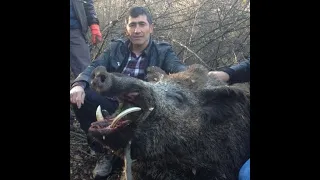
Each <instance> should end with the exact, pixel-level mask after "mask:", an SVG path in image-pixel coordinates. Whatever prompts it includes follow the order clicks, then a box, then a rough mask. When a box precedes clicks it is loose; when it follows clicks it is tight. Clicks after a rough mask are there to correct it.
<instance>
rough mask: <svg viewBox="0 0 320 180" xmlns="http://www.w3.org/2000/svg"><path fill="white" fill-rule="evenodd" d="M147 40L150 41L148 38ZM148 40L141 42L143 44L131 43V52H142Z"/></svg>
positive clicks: (137, 53) (138, 53) (137, 54)
mask: <svg viewBox="0 0 320 180" xmlns="http://www.w3.org/2000/svg"><path fill="white" fill-rule="evenodd" d="M149 41H150V40H149ZM149 41H148V42H146V43H145V44H143V45H134V44H132V45H131V48H132V52H133V53H134V54H135V55H136V56H139V55H140V54H141V53H142V51H143V50H144V49H145V48H146V47H147V46H148V44H149Z"/></svg>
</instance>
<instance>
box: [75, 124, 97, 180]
mask: <svg viewBox="0 0 320 180" xmlns="http://www.w3.org/2000/svg"><path fill="white" fill-rule="evenodd" d="M94 166H95V157H94V156H93V155H91V154H90V149H89V146H88V144H87V139H86V136H85V134H84V132H83V131H82V130H81V129H80V127H79V123H78V122H77V121H74V122H73V124H70V179H71V180H90V179H93V177H92V170H93V168H94Z"/></svg>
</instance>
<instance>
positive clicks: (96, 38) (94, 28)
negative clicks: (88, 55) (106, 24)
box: [90, 24, 102, 45]
mask: <svg viewBox="0 0 320 180" xmlns="http://www.w3.org/2000/svg"><path fill="white" fill-rule="evenodd" d="M90 29H91V37H92V43H93V44H94V45H96V44H97V43H99V42H101V41H102V35H101V32H100V27H99V25H98V24H92V25H91V26H90Z"/></svg>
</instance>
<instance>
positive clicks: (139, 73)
mask: <svg viewBox="0 0 320 180" xmlns="http://www.w3.org/2000/svg"><path fill="white" fill-rule="evenodd" d="M125 26H126V27H125V28H126V34H127V38H126V39H118V40H114V41H112V42H111V45H110V48H108V49H106V50H105V51H104V53H103V54H101V55H100V57H98V58H97V59H96V60H94V61H93V62H92V63H91V64H90V65H89V66H88V67H87V68H86V69H85V70H84V71H83V72H82V73H81V74H80V75H79V76H78V77H77V78H76V79H75V80H74V82H73V83H72V86H71V90H70V102H71V104H72V107H73V109H74V112H75V115H76V118H77V120H78V121H79V122H80V127H81V128H82V129H83V130H84V132H85V133H88V129H89V127H90V125H91V123H92V122H94V121H96V116H95V111H96V109H97V107H98V105H101V108H102V109H106V110H107V111H108V113H109V114H113V113H114V111H115V110H116V108H117V107H118V102H117V101H116V100H114V99H113V98H112V97H107V98H105V97H103V96H101V95H100V94H97V93H96V92H95V91H93V90H92V89H91V88H90V85H89V82H90V80H91V79H90V76H91V73H92V71H93V70H94V69H95V68H96V67H98V66H105V67H106V69H107V71H108V72H120V73H123V74H126V75H128V76H132V77H135V78H139V79H141V80H146V72H147V71H146V69H147V67H149V66H157V67H160V68H161V69H162V70H164V71H165V72H166V73H176V72H180V71H184V70H186V66H185V65H184V64H183V63H182V62H181V61H180V60H179V59H178V57H177V56H176V54H175V53H174V52H173V50H172V47H171V45H169V44H168V43H159V42H156V41H154V40H153V39H152V37H151V34H152V33H153V26H154V25H153V22H152V17H151V15H150V13H149V12H148V11H147V10H146V9H145V8H143V7H133V8H131V9H130V10H129V11H128V14H127V16H126V19H125ZM88 143H89V146H90V147H91V149H92V150H94V151H95V152H96V154H97V155H98V160H97V164H96V167H95V169H94V170H93V176H94V177H95V178H97V177H107V176H108V175H109V174H110V172H111V170H112V162H113V157H114V155H112V154H111V153H110V152H109V151H107V150H106V149H103V147H102V146H101V145H100V144H99V143H96V142H91V140H90V139H88Z"/></svg>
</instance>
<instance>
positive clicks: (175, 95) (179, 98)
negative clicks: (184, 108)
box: [167, 92, 183, 103]
mask: <svg viewBox="0 0 320 180" xmlns="http://www.w3.org/2000/svg"><path fill="white" fill-rule="evenodd" d="M167 97H169V98H174V99H176V100H177V101H178V102H179V103H182V102H183V96H182V94H181V93H177V92H168V93H167Z"/></svg>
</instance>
